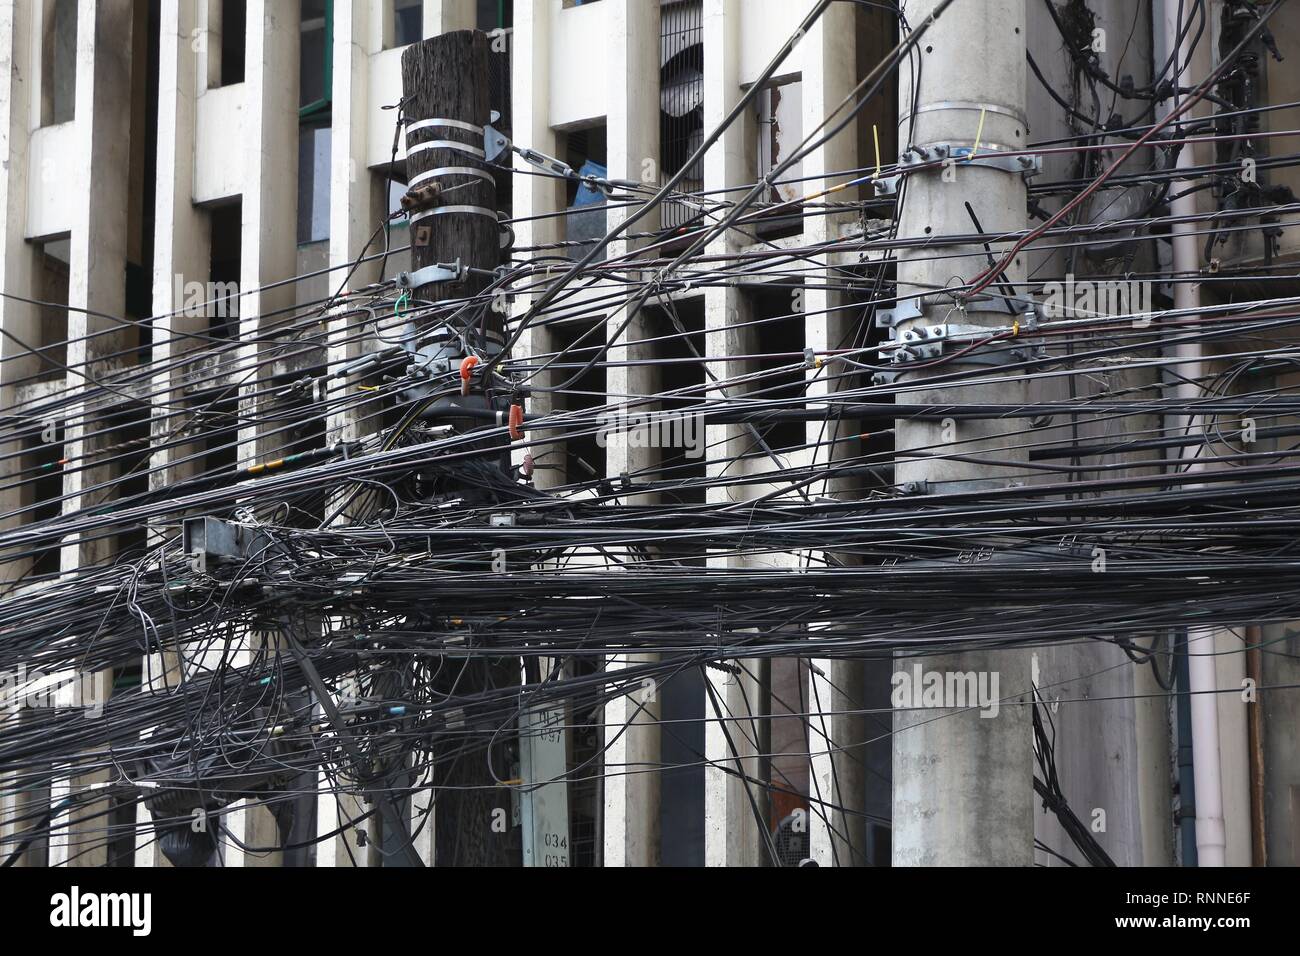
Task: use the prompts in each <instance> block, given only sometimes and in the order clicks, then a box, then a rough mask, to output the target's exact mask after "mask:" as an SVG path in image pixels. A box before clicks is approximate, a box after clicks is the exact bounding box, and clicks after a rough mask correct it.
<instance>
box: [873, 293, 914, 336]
mask: <svg viewBox="0 0 1300 956" xmlns="http://www.w3.org/2000/svg"><path fill="white" fill-rule="evenodd" d="M919 318H921V307H920V306H919V305H917V304H916V300H915V299H908V300H907V301H906V302H899V303H897V304H895V306H894V307H893V308H892V309H877V310H876V324H877V325H879V326H880V327H881V328H885V329H892V328H894V327H895V326H897V325H899V324H900V323H903V322H907V321H909V320H911V319H919Z"/></svg>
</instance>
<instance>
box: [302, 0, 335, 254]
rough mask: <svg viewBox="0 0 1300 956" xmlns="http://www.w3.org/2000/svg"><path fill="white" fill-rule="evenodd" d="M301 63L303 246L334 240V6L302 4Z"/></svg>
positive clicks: (306, 0) (313, 1)
mask: <svg viewBox="0 0 1300 956" xmlns="http://www.w3.org/2000/svg"><path fill="white" fill-rule="evenodd" d="M301 3H302V19H301V28H300V29H301V44H300V47H299V49H300V54H299V61H298V64H299V65H298V90H299V93H298V120H299V126H298V242H299V244H303V243H309V242H322V241H324V240H326V239H328V238H329V234H330V142H331V136H330V132H331V105H332V102H333V88H334V49H333V48H334V3H333V0H301Z"/></svg>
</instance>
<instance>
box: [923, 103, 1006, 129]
mask: <svg viewBox="0 0 1300 956" xmlns="http://www.w3.org/2000/svg"><path fill="white" fill-rule="evenodd" d="M941 110H966V111H968V112H972V113H978V112H980V111H981V110H983V111H984V112H986V113H997V114H999V115H1001V116H1009V117H1011V118H1012V119H1013V120H1016V121H1017V122H1018V123H1020V125H1022V126H1024V125H1026V124H1027V123H1028V122H1029V121H1028V120H1027V119H1026V118H1025V114H1024V113H1021V112H1020V111H1019V110H1014V109H1011V108H1010V107H1006V106H998V105H997V104H995V103H967V102H961V101H957V100H954V101H948V102H943V103H927V104H926V105H925V106H922V107H921V108H920V109H918V110H916V111H915V113H913V112H911V111H909V112H907V113H903V114H901V115H900V116H899V117H898V125H900V126H901V125H903V124H904V123H906V122H907V121H908V120H909V119H911V118H912V117H913V116H914V115H916V114H918V113H934V112H938V111H941Z"/></svg>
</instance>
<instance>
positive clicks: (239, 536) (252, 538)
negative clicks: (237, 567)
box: [181, 515, 271, 574]
mask: <svg viewBox="0 0 1300 956" xmlns="http://www.w3.org/2000/svg"><path fill="white" fill-rule="evenodd" d="M270 543H271V539H270V538H268V537H267V536H266V535H265V534H264V533H263V532H261V531H258V530H256V529H254V528H249V527H246V526H245V525H238V524H234V523H232V522H229V521H222V520H221V519H220V518H214V517H212V516H211V515H204V516H203V517H200V518H186V519H185V521H184V523H183V524H182V525H181V547H182V550H183V551H184V553H185V554H187V555H188V556H189V557H190V561H191V565H192V566H193V568H194V570H195V571H197V572H198V573H199V574H207V573H208V572H209V571H210V570H211V569H212V567H213V566H214V565H216V564H221V563H224V562H229V561H243V560H246V559H248V558H249V557H251V556H253V555H255V554H257V553H258V552H260V551H262V550H263V549H265V548H267V547H268V546H269V545H270Z"/></svg>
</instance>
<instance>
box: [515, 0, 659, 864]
mask: <svg viewBox="0 0 1300 956" xmlns="http://www.w3.org/2000/svg"><path fill="white" fill-rule="evenodd" d="M604 6H605V10H604V14H605V17H606V21H605V33H606V36H607V37H608V38H609V39H608V43H609V45H608V52H607V54H606V69H607V71H608V76H607V84H606V85H607V95H608V99H607V103H608V114H607V117H606V123H607V126H606V133H607V137H608V138H607V162H608V166H609V178H611V179H634V180H638V181H639V180H640V179H641V176H642V171H643V170H644V169H645V168H646V165H645V164H646V162H647V161H650V162H652V163H654V164H656V167H657V164H658V161H659V3H658V0H606V2H605V4H604ZM516 49H518V47H517V46H516ZM606 215H607V219H606V225H607V228H610V229H612V228H613V227H614V226H615V225H617V224H618V223H619V222H620V221H621V220H622V219H623V218H625V217H626V216H627V215H628V213H627V211H625V210H623V209H613V208H611V209H609V210H608V211H607V214H606ZM657 222H658V217H657V214H653V213H652V214H651V216H649V217H647V218H646V219H643V220H642V221H641V222H640V223H638V224H637V226H636V229H637V230H638V231H640V230H642V229H645V230H649V229H653V228H654V227H655V224H656V223H657ZM636 245H637V243H636V242H635V241H634V240H623V239H620V240H619V241H617V242H613V243H611V244H610V246H609V249H608V252H607V255H608V257H610V258H615V257H618V256H620V255H623V254H624V253H626V252H628V251H630V250H631V249H633V248H634V247H635V246H636ZM627 319H628V313H627V311H626V309H625V308H619V309H616V310H615V311H614V312H613V313H612V314H611V315H610V317H609V320H608V325H607V328H608V332H607V335H608V341H609V343H610V349H609V352H608V358H609V360H610V361H611V362H620V361H624V360H626V359H628V358H631V357H638V358H645V357H648V354H647V353H646V352H645V350H644V348H637V347H636V346H635V344H634V343H636V342H637V341H639V340H640V339H643V338H645V337H646V331H645V323H644V321H643V320H642V318H641V316H639V315H634V316H632V318H631V322H630V323H628V324H627V327H626V328H625V329H623V330H622V331H621V332H620V331H619V330H620V327H621V326H623V324H624V323H625V322H626V321H627ZM652 374H653V373H652V372H651V371H650V370H649V369H648V368H646V367H645V366H640V367H626V366H623V367H617V366H611V367H609V368H608V369H607V371H606V373H605V376H606V377H605V387H606V391H607V393H608V395H609V400H610V402H611V403H616V402H621V401H623V400H624V396H629V395H645V394H649V393H650V392H651V391H652V389H651V387H650V386H651V384H652V381H651V376H652ZM643 407H644V406H643ZM605 455H606V459H605V460H606V471H607V473H608V474H612V475H618V474H621V473H623V472H627V473H628V474H634V473H636V472H637V471H639V470H641V469H644V468H647V467H651V466H652V465H653V464H654V463H655V461H656V455H657V450H656V449H651V448H631V447H629V445H628V443H627V441H626V437H625V436H623V435H620V434H612V435H611V436H610V441H609V444H608V445H607V447H606V449H605ZM637 500H638V501H641V500H644V499H641V498H638V499H637ZM654 660H657V656H656V655H648V654H636V655H628V656H620V657H615V658H613V659H611V660H610V661H609V662H608V664H607V669H608V670H618V669H620V668H623V667H626V666H630V665H632V664H636V663H640V662H651V661H654ZM634 687H635V688H636V691H635V692H634V693H633V694H631V695H630V696H624V697H619V698H616V699H615V700H613V701H611V702H610V703H609V704H608V705H607V706H606V708H605V734H606V741H607V743H608V748H607V749H606V751H605V768H606V777H605V826H604V839H605V847H604V852H605V865H606V866H654V865H657V864H658V863H659V859H660V856H659V854H660V801H659V774H658V773H657V767H658V764H659V757H660V728H659V724H658V719H659V703H658V699H657V694H655V693H653V692H649V693H643V692H641V690H640V685H639V684H637V685H634ZM652 768H654V770H655V771H656V772H647V771H648V770H651V769H652Z"/></svg>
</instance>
